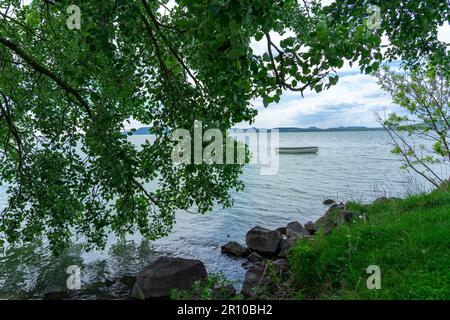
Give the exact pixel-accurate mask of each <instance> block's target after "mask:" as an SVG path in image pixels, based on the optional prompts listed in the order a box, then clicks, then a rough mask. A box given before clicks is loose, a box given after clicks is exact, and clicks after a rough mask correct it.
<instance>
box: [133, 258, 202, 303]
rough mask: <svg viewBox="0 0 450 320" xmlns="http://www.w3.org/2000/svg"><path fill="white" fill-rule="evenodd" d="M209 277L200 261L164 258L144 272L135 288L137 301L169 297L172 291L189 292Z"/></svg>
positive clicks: (137, 280) (138, 278)
mask: <svg viewBox="0 0 450 320" xmlns="http://www.w3.org/2000/svg"><path fill="white" fill-rule="evenodd" d="M207 276H208V274H207V272H206V268H205V266H204V264H203V262H201V261H199V260H191V259H182V258H169V257H162V258H159V259H158V260H156V261H155V262H154V263H152V264H151V265H149V266H147V267H145V268H144V270H142V271H141V272H140V273H139V275H138V277H137V279H136V283H135V284H134V287H133V292H132V296H133V297H134V298H136V299H150V298H162V297H168V296H169V295H170V291H171V290H172V289H179V290H188V289H191V288H192V285H193V284H194V282H195V281H197V280H204V279H206V278H207Z"/></svg>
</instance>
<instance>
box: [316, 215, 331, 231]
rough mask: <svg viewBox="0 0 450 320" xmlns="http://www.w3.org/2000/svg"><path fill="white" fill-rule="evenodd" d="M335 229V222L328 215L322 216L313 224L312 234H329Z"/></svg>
mask: <svg viewBox="0 0 450 320" xmlns="http://www.w3.org/2000/svg"><path fill="white" fill-rule="evenodd" d="M335 227H336V222H335V221H334V219H333V218H332V217H331V216H330V215H324V216H323V217H320V218H319V219H317V220H316V222H314V232H318V231H321V230H322V231H323V233H324V234H329V233H330V232H331V230H333V229H334V228H335Z"/></svg>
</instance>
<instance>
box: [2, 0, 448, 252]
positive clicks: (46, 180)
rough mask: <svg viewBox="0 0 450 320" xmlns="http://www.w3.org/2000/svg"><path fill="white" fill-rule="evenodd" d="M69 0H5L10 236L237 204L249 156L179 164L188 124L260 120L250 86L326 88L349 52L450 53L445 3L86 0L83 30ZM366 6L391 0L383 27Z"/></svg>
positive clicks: (166, 223) (101, 235)
mask: <svg viewBox="0 0 450 320" xmlns="http://www.w3.org/2000/svg"><path fill="white" fill-rule="evenodd" d="M72 4H73V1H69V0H39V1H38V0H34V1H32V3H31V5H28V6H20V1H19V0H0V106H1V109H0V110H1V113H0V141H1V143H0V156H1V160H0V161H1V172H0V180H1V181H3V182H4V183H6V184H7V186H8V199H9V200H8V206H7V207H6V208H5V209H4V210H3V211H2V212H1V217H0V219H1V221H0V239H6V240H7V241H8V242H11V243H20V242H26V241H31V240H33V239H35V238H36V237H39V236H41V235H44V234H45V235H46V236H47V237H48V238H49V240H50V244H51V246H52V248H53V250H55V251H58V250H59V249H61V248H63V247H64V246H66V245H67V243H68V242H69V239H70V238H71V237H72V236H73V235H76V236H78V237H85V239H86V241H87V245H88V246H98V247H102V246H103V245H104V243H105V238H106V235H107V234H108V233H109V232H113V233H115V234H117V235H119V236H123V235H125V234H127V233H132V232H137V231H139V232H140V233H142V234H143V236H145V237H146V238H149V239H156V238H158V237H161V236H163V235H166V234H167V233H168V232H170V230H171V228H172V225H173V223H174V219H175V215H174V214H175V211H176V209H188V208H190V207H192V206H195V207H196V208H197V209H198V211H199V212H202V213H203V212H206V211H208V210H210V209H211V208H212V206H213V205H214V204H215V203H219V204H221V205H224V206H229V205H231V204H232V199H231V197H230V194H229V190H230V189H233V188H236V189H241V188H242V183H241V182H240V180H239V174H240V172H241V170H242V166H241V165H219V164H216V165H206V164H198V165H183V166H180V165H174V164H173V163H172V161H171V157H170V155H171V150H172V148H173V145H174V142H173V141H171V140H170V135H169V134H170V132H171V131H173V130H174V129H176V128H186V129H190V130H193V123H194V120H199V121H202V123H203V125H204V128H205V129H208V128H219V129H220V130H222V131H225V130H227V129H228V128H230V127H232V126H233V125H234V124H236V123H239V122H242V121H247V122H251V121H252V119H253V118H254V116H255V114H256V111H255V109H254V108H253V107H252V104H251V102H252V101H253V99H256V98H261V99H262V100H263V102H264V104H265V105H266V106H267V105H269V104H271V103H273V102H278V101H279V100H280V96H281V95H282V94H283V92H284V91H286V90H293V91H298V92H301V93H303V92H304V91H305V90H308V89H313V90H315V91H317V92H319V91H321V90H323V89H326V88H328V87H330V86H331V85H334V84H336V83H337V81H338V77H337V75H336V70H337V69H339V68H340V67H342V66H343V64H344V62H345V61H351V62H353V63H359V65H360V67H361V71H363V72H372V71H374V70H377V69H378V67H379V65H380V63H381V62H382V61H384V60H392V59H404V60H405V61H407V62H408V63H410V64H420V63H422V59H428V60H433V61H437V62H439V64H440V65H441V66H442V65H445V64H446V63H447V62H448V55H447V51H446V50H447V49H446V47H445V46H443V45H442V44H440V43H439V42H438V41H437V39H436V30H437V26H438V25H440V24H442V23H443V22H445V21H448V20H449V7H448V2H447V1H439V0H433V1H430V0H428V1H419V0H409V1H399V0H393V1H363V0H357V1H356V0H353V1H352V0H337V1H336V2H335V3H333V4H332V5H330V6H327V7H324V8H323V7H322V6H321V5H320V3H319V2H318V1H310V0H305V1H303V0H302V1H297V0H284V1H283V0H278V1H254V0H252V1H251V0H225V1H224V0H196V1H193V0H177V1H176V3H175V6H173V7H171V8H169V7H168V1H167V0H159V1H155V0H152V1H150V0H135V1H132V0H103V1H98V0H84V1H80V3H79V4H78V5H79V6H80V9H81V14H82V16H81V29H80V30H70V29H68V28H67V27H66V20H67V18H68V14H67V12H66V8H67V7H68V6H69V5H72ZM370 5H378V6H379V7H380V8H381V17H382V23H381V29H379V30H376V29H375V30H370V29H368V28H367V27H366V25H365V23H364V22H365V21H366V20H367V17H368V13H367V9H368V7H369V6H370ZM277 33H278V34H280V35H282V36H283V37H284V39H283V40H282V41H281V42H280V43H277V42H276V41H274V40H273V39H272V37H273V36H274V34H277ZM383 35H386V36H387V38H389V40H390V43H391V45H390V48H387V49H386V48H383V47H382V46H381V37H382V36H383ZM253 39H256V40H259V41H263V43H265V44H266V45H267V50H266V52H265V53H264V54H256V53H255V52H254V51H253V49H252V46H251V45H250V44H251V41H252V40H253ZM436 64H437V63H436ZM130 119H134V120H137V121H140V122H141V123H145V124H148V125H150V126H151V128H152V131H153V133H154V134H155V141H154V142H153V143H145V144H144V145H142V146H135V145H133V144H132V143H130V142H129V141H128V140H127V138H126V137H125V136H124V135H123V134H122V132H123V130H124V124H125V123H126V122H127V121H130ZM150 182H153V183H152V184H151V187H150V186H149V185H148V183H150Z"/></svg>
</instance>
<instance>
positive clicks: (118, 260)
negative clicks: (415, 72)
mask: <svg viewBox="0 0 450 320" xmlns="http://www.w3.org/2000/svg"><path fill="white" fill-rule="evenodd" d="M146 138H147V137H146V136H133V137H131V139H133V140H134V142H135V143H137V144H139V143H142V142H143V141H144V140H145V139H146ZM280 146H285V147H287V146H318V147H319V153H318V154H317V155H280V159H279V161H280V162H279V171H278V174H276V175H272V176H263V175H260V168H259V167H258V165H256V164H251V165H248V166H247V167H246V168H245V170H244V174H243V176H242V179H243V181H244V182H245V185H246V188H245V190H244V191H242V192H239V193H233V195H234V199H235V205H234V207H232V208H229V209H221V208H217V209H215V210H214V212H212V213H209V214H207V215H203V216H202V215H196V214H191V213H187V212H178V213H177V223H176V226H175V229H174V231H173V233H172V234H171V235H170V236H169V237H167V238H164V239H160V240H158V241H154V242H151V243H150V242H146V241H142V239H141V238H140V237H139V235H133V236H130V237H128V238H127V241H117V239H114V238H113V237H111V239H109V242H108V246H107V248H106V249H105V250H103V251H91V252H84V251H83V250H81V249H80V246H79V245H76V244H74V246H73V247H72V248H71V249H70V250H68V252H67V253H65V254H63V255H62V256H60V257H52V256H51V254H50V253H49V250H48V249H47V247H46V245H45V241H44V243H35V244H32V245H29V246H25V247H21V248H4V249H3V250H2V249H0V298H2V297H3V298H5V297H12V296H13V293H14V292H18V291H36V292H41V291H42V290H45V288H48V287H49V286H59V287H61V288H64V287H65V282H66V279H67V276H68V275H67V274H66V273H65V270H66V268H67V266H69V265H72V264H75V265H78V266H80V267H81V268H82V279H83V284H84V285H86V284H88V283H91V282H95V281H102V280H104V279H111V278H116V277H120V276H122V275H130V274H131V275H133V274H136V273H137V272H138V271H139V270H140V269H141V268H142V267H143V266H145V265H147V264H148V263H149V262H151V261H152V260H154V259H156V258H157V257H158V256H160V255H172V256H180V257H187V258H196V259H200V260H202V261H203V262H204V263H205V265H206V267H207V269H208V271H209V272H214V273H216V272H222V273H223V274H224V275H225V276H226V277H227V278H229V279H232V280H233V281H235V282H236V284H237V285H239V283H240V282H241V281H242V280H243V277H244V274H245V270H244V269H243V268H242V267H241V263H242V260H232V259H230V258H228V257H226V256H224V255H222V254H221V253H220V246H221V245H223V244H224V243H226V242H227V241H230V240H236V241H238V242H241V243H243V242H244V237H245V233H246V232H247V231H248V230H249V229H250V228H252V227H253V226H255V225H260V226H264V227H267V228H277V227H280V226H283V225H286V224H287V223H289V222H291V221H293V220H297V221H300V222H301V223H305V222H307V221H309V220H313V221H314V220H316V219H317V218H318V217H319V216H321V215H322V214H323V213H324V211H325V210H326V207H325V206H323V205H322V201H323V200H324V199H326V198H333V199H336V200H340V201H346V200H358V201H371V200H373V199H375V198H376V197H379V196H382V195H387V196H403V195H405V194H406V193H407V192H410V191H416V190H417V188H420V189H423V188H426V186H424V185H423V184H421V183H416V182H412V181H411V178H410V177H409V175H408V174H407V173H406V172H405V171H404V170H401V169H399V166H400V162H399V160H398V159H397V158H396V157H395V156H394V155H392V154H391V153H390V149H391V145H390V144H389V139H388V136H387V134H386V133H384V132H381V131H372V132H319V133H282V134H280ZM447 176H448V175H447ZM0 188H2V187H0ZM5 201H6V195H5V191H4V189H0V207H3V206H4V205H5Z"/></svg>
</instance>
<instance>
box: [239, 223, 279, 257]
mask: <svg viewBox="0 0 450 320" xmlns="http://www.w3.org/2000/svg"><path fill="white" fill-rule="evenodd" d="M282 239H283V237H282V235H281V234H280V233H279V232H278V231H273V230H268V229H265V228H262V227H254V228H252V229H251V230H250V231H249V232H247V234H246V235H245V242H246V243H247V247H248V248H249V249H250V250H252V251H255V252H257V253H259V254H260V255H262V256H274V255H276V254H277V253H278V250H279V245H280V242H281V240H282Z"/></svg>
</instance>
